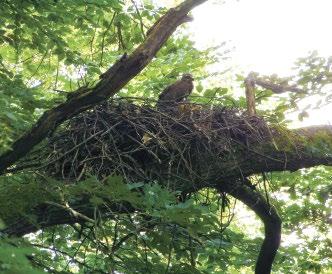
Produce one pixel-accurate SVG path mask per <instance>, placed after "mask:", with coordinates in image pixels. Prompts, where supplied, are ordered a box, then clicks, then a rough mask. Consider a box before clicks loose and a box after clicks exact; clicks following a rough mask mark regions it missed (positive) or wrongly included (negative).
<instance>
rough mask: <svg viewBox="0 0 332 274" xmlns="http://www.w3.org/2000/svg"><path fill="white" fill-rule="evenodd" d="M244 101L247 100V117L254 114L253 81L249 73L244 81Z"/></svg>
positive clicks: (252, 76) (251, 74)
mask: <svg viewBox="0 0 332 274" xmlns="http://www.w3.org/2000/svg"><path fill="white" fill-rule="evenodd" d="M244 85H245V91H246V99H247V111H248V115H249V116H254V115H255V114H256V106H255V79H254V75H253V73H252V72H251V73H249V75H248V76H247V78H246V79H245V80H244Z"/></svg>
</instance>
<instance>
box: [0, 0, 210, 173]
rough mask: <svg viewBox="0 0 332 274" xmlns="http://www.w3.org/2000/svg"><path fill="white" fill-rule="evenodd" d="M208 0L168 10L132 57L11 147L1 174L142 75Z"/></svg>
mask: <svg viewBox="0 0 332 274" xmlns="http://www.w3.org/2000/svg"><path fill="white" fill-rule="evenodd" d="M205 1H207V0H186V1H184V2H183V3H182V4H180V5H179V6H178V7H176V8H173V9H170V10H169V11H168V12H167V13H166V14H165V15H164V16H162V17H161V19H160V20H158V22H157V24H156V25H154V26H153V27H152V30H151V31H150V33H149V35H148V36H147V38H146V39H145V41H144V42H143V43H142V44H141V45H140V46H138V47H137V49H136V50H134V52H133V53H132V54H130V55H129V56H128V57H126V58H122V59H121V60H119V61H118V62H117V63H116V64H115V65H114V66H113V67H112V68H111V69H110V70H109V71H108V72H106V74H104V77H102V79H101V80H100V82H99V83H97V85H96V86H95V87H94V88H92V89H87V90H86V92H83V93H81V94H78V96H73V97H72V98H71V99H69V100H67V101H66V102H65V103H63V104H60V105H58V106H57V107H55V108H53V109H51V110H48V111H46V112H45V113H44V114H43V115H42V116H41V117H40V119H39V120H38V121H37V123H36V124H35V125H34V126H33V127H32V129H31V130H30V131H28V132H27V133H25V134H24V135H23V136H22V137H20V138H19V139H18V140H17V141H15V142H14V144H13V145H12V150H10V151H8V152H6V153H4V154H3V155H1V156H0V174H3V173H4V172H5V171H6V169H7V168H8V167H9V166H11V165H12V164H14V163H15V162H16V161H17V160H18V159H20V158H21V157H23V156H25V155H26V154H27V153H28V152H29V151H30V150H31V149H32V148H33V147H34V146H35V145H37V144H38V143H40V142H41V141H42V140H43V139H44V138H46V137H47V136H48V135H49V134H51V133H52V132H53V131H54V130H55V129H56V128H57V127H58V126H59V125H60V124H61V123H62V122H64V121H65V120H67V119H69V118H71V117H73V116H74V115H76V114H78V113H80V112H82V111H84V110H86V109H89V108H91V107H92V106H94V105H96V104H98V103H100V102H102V101H104V100H106V99H107V98H109V97H111V96H113V95H114V94H115V93H117V92H118V91H119V90H120V89H121V88H122V87H124V86H125V85H126V84H127V83H128V82H129V81H130V80H131V79H132V78H133V77H135V76H136V75H137V74H138V73H139V72H140V71H142V70H143V69H144V68H145V67H146V66H147V65H148V64H149V62H150V61H151V60H152V58H153V57H154V56H155V55H156V53H157V52H158V51H159V49H160V48H161V47H162V46H163V45H164V43H165V42H166V41H167V39H168V38H169V37H170V36H171V35H172V33H173V32H174V31H175V30H176V28H177V27H178V26H179V25H180V24H182V23H183V22H185V21H187V18H188V12H190V11H191V10H192V9H193V8H194V7H196V6H198V5H200V4H202V3H204V2H205Z"/></svg>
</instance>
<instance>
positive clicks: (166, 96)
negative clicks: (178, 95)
mask: <svg viewBox="0 0 332 274" xmlns="http://www.w3.org/2000/svg"><path fill="white" fill-rule="evenodd" d="M176 84H177V83H173V84H171V85H169V86H168V87H166V88H165V89H164V90H163V91H162V93H160V95H159V100H172V99H173V94H172V90H174V86H175V85H176Z"/></svg>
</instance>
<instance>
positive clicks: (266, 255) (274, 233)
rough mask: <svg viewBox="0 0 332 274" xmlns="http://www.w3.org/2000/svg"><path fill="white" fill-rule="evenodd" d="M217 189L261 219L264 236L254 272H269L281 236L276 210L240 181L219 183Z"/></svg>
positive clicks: (258, 273) (261, 273) (279, 221)
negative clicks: (239, 202) (245, 206)
mask: <svg viewBox="0 0 332 274" xmlns="http://www.w3.org/2000/svg"><path fill="white" fill-rule="evenodd" d="M218 190H219V191H221V192H226V193H228V194H230V195H231V196H233V197H234V198H235V199H238V200H240V201H241V202H243V203H244V204H245V205H247V206H248V207H249V208H250V209H251V210H253V211H254V212H255V213H256V214H257V216H258V217H259V218H260V219H261V220H262V221H263V223H264V228H265V238H264V241H263V244H262V246H261V249H260V252H259V256H258V259H257V262H256V267H255V273H256V274H269V273H271V268H272V264H273V261H274V258H275V256H276V254H277V250H278V248H279V245H280V238H281V219H280V217H279V215H278V212H277V211H276V209H275V208H274V207H273V206H272V205H270V204H269V203H268V202H267V201H266V199H265V198H264V196H263V195H262V194H261V193H259V192H258V191H256V190H254V188H253V187H250V185H248V184H244V183H243V182H241V181H237V182H234V183H232V184H221V185H220V186H219V187H218Z"/></svg>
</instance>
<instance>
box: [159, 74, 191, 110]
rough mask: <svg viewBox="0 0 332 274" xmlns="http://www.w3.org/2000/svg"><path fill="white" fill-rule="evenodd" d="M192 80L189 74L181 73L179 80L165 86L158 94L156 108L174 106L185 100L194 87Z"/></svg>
mask: <svg viewBox="0 0 332 274" xmlns="http://www.w3.org/2000/svg"><path fill="white" fill-rule="evenodd" d="M193 80H194V78H193V77H192V75H191V74H189V73H185V74H183V75H182V78H181V79H180V80H178V81H176V82H175V83H173V84H171V85H170V86H168V87H167V88H165V89H164V91H163V92H162V93H161V94H160V95H159V99H158V102H157V108H158V109H165V108H168V107H174V106H176V105H177V103H180V102H183V101H185V100H186V99H187V97H188V96H189V95H190V93H191V92H192V90H193V88H194V84H193Z"/></svg>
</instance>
